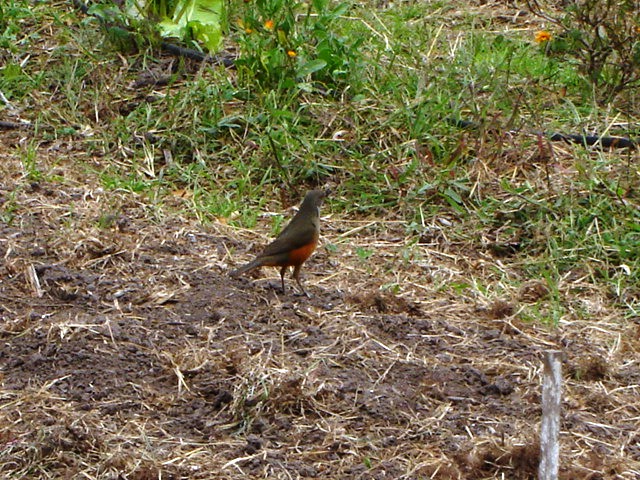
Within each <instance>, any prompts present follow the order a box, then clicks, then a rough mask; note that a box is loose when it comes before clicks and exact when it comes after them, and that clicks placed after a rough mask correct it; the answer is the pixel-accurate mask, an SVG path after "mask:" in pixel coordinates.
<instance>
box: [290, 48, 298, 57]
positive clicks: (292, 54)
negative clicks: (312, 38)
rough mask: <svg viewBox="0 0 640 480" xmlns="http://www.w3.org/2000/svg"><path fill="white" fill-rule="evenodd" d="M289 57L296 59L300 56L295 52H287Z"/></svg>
mask: <svg viewBox="0 0 640 480" xmlns="http://www.w3.org/2000/svg"><path fill="white" fill-rule="evenodd" d="M287 55H289V57H290V58H296V57H297V56H298V54H297V53H296V52H295V50H287Z"/></svg>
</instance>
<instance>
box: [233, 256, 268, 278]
mask: <svg viewBox="0 0 640 480" xmlns="http://www.w3.org/2000/svg"><path fill="white" fill-rule="evenodd" d="M261 266H262V261H261V260H260V259H259V258H256V259H255V260H254V261H253V262H249V263H247V264H246V265H243V266H241V267H240V268H236V269H235V270H232V271H231V272H230V273H229V275H230V276H232V277H236V276H238V275H241V274H243V273H245V272H248V271H249V270H253V269H254V268H258V267H261Z"/></svg>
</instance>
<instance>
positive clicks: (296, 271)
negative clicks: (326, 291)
mask: <svg viewBox="0 0 640 480" xmlns="http://www.w3.org/2000/svg"><path fill="white" fill-rule="evenodd" d="M301 268H302V265H296V266H295V267H294V269H293V278H295V279H296V282H298V286H299V287H300V290H302V293H304V294H305V295H306V296H307V298H311V295H309V294H308V293H307V291H306V290H305V289H304V287H303V286H302V282H301V281H300V269H301Z"/></svg>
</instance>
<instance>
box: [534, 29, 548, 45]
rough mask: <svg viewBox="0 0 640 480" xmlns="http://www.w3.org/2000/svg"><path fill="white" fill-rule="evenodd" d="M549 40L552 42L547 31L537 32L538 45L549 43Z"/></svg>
mask: <svg viewBox="0 0 640 480" xmlns="http://www.w3.org/2000/svg"><path fill="white" fill-rule="evenodd" d="M549 40H551V33H549V32H547V31H546V30H540V31H539V32H536V36H535V41H536V43H544V42H548V41H549Z"/></svg>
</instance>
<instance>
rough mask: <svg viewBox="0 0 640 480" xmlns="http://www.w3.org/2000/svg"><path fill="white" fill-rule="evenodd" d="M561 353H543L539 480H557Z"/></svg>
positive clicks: (555, 351) (551, 351)
mask: <svg viewBox="0 0 640 480" xmlns="http://www.w3.org/2000/svg"><path fill="white" fill-rule="evenodd" d="M561 355H562V352H560V351H558V350H547V351H546V352H544V372H543V377H542V425H541V426H540V468H539V469H538V478H539V480H557V479H558V468H559V461H560V443H559V442H558V436H559V434H560V404H561V402H562V369H561Z"/></svg>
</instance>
